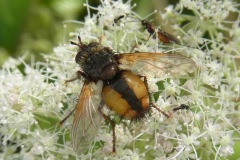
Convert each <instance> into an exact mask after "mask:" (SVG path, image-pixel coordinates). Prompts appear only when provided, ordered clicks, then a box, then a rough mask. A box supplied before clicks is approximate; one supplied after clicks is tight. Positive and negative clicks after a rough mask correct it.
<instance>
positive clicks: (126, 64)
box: [116, 52, 197, 78]
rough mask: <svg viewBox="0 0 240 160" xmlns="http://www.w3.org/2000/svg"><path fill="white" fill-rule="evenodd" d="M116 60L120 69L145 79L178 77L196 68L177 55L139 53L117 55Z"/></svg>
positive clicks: (192, 62) (187, 60) (189, 61)
mask: <svg viewBox="0 0 240 160" xmlns="http://www.w3.org/2000/svg"><path fill="white" fill-rule="evenodd" d="M116 58H117V59H118V62H119V63H120V64H119V68H120V69H122V70H131V71H132V72H134V73H135V74H139V75H142V76H147V77H159V78H161V77H165V76H167V75H168V74H171V75H174V76H179V75H184V74H186V73H188V72H189V73H191V72H193V71H194V70H195V69H196V68H197V67H196V64H195V62H194V61H193V60H192V59H190V58H187V57H185V56H182V55H178V54H167V53H149V52H141V53H129V54H118V55H116Z"/></svg>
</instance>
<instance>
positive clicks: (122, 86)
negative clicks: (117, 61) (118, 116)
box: [109, 77, 143, 112]
mask: <svg viewBox="0 0 240 160" xmlns="http://www.w3.org/2000/svg"><path fill="white" fill-rule="evenodd" d="M109 85H110V86H111V87H112V89H114V90H115V91H117V92H118V93H119V94H121V95H122V98H123V99H125V100H126V101H127V102H128V104H129V105H130V106H131V108H132V110H135V111H137V112H138V111H141V110H143V107H142V102H141V101H140V100H139V99H138V98H137V96H136V95H135V93H134V91H133V90H132V88H130V87H129V85H128V84H127V82H126V80H125V79H124V78H123V77H118V78H116V79H113V80H111V81H110V82H109Z"/></svg>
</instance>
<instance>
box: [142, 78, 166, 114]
mask: <svg viewBox="0 0 240 160" xmlns="http://www.w3.org/2000/svg"><path fill="white" fill-rule="evenodd" d="M140 77H143V79H144V84H145V86H146V87H147V90H148V95H149V96H150V93H149V89H148V83H147V78H146V77H145V76H140ZM149 99H150V98H149ZM149 101H150V103H149V106H150V107H153V108H155V109H156V110H157V111H158V112H160V113H162V114H163V115H164V116H166V117H167V118H170V116H169V115H168V114H167V113H165V112H164V111H162V110H161V109H160V108H159V107H157V106H156V105H155V104H154V103H152V102H151V100H149Z"/></svg>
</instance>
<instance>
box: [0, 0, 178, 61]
mask: <svg viewBox="0 0 240 160" xmlns="http://www.w3.org/2000/svg"><path fill="white" fill-rule="evenodd" d="M84 2H85V0H0V56H1V58H0V66H1V64H2V63H3V62H4V61H5V60H6V59H7V58H8V57H15V58H17V57H19V56H23V55H26V56H27V57H28V58H26V59H25V60H26V61H29V60H30V57H31V55H34V57H35V59H36V60H40V61H41V60H43V59H42V56H41V53H44V54H49V53H51V52H52V50H53V47H54V46H58V45H59V44H60V43H63V42H67V41H68V37H67V36H68V34H67V33H68V32H70V31H74V27H77V25H76V24H75V26H74V24H70V25H69V24H68V27H67V28H64V27H63V21H65V20H84V17H85V16H86V14H87V11H86V7H84V6H83V3H84ZM172 2H173V3H176V2H177V1H176V0H172ZM133 3H137V7H135V8H134V10H135V11H136V12H137V13H139V14H140V15H142V16H143V17H144V16H146V15H148V14H149V13H151V12H153V10H155V9H157V10H161V9H163V8H164V7H165V6H166V5H167V4H168V3H169V0H161V3H159V0H151V1H145V0H143V1H138V0H133V1H132V4H133ZM89 4H90V5H91V6H98V5H99V4H100V0H89ZM91 11H92V12H93V10H91ZM26 53H29V54H26Z"/></svg>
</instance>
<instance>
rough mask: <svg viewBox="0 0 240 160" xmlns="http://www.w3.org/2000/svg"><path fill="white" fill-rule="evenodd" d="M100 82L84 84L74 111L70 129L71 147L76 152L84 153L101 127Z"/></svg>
mask: <svg viewBox="0 0 240 160" xmlns="http://www.w3.org/2000/svg"><path fill="white" fill-rule="evenodd" d="M101 92H102V81H99V82H98V83H97V84H95V83H93V82H85V84H84V85H83V88H82V91H81V93H80V96H79V99H78V102H77V106H76V107H77V108H76V110H75V114H74V119H73V127H72V146H73V149H74V150H75V151H76V152H82V153H84V152H85V151H87V150H88V149H89V146H90V144H91V143H92V141H93V140H94V137H95V135H96V133H97V131H98V129H99V127H100V126H101V123H102V122H103V121H102V120H103V119H102V118H103V117H102V115H101V114H100V112H99V111H98V107H100V106H101V105H103V104H104V103H103V101H102V98H101Z"/></svg>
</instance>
